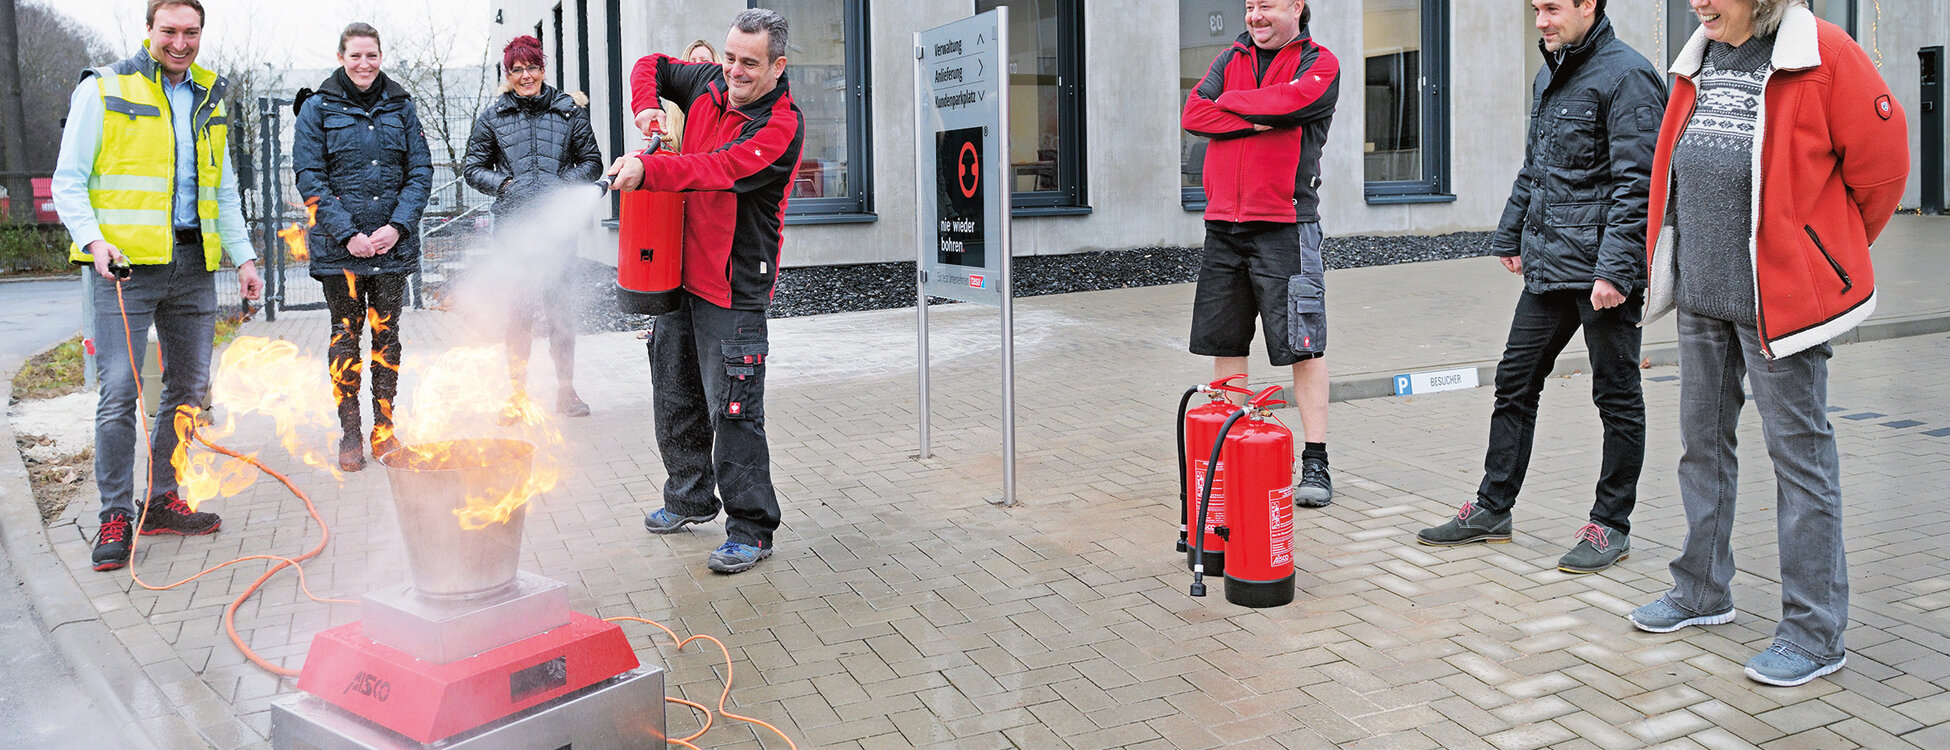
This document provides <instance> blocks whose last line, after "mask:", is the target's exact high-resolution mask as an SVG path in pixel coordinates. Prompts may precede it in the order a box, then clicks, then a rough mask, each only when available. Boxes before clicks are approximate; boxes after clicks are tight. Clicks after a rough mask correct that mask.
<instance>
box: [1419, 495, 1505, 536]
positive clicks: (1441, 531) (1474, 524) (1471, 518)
mask: <svg viewBox="0 0 1950 750" xmlns="http://www.w3.org/2000/svg"><path fill="white" fill-rule="evenodd" d="M1415 541H1418V542H1421V543H1423V544H1426V545H1429V546H1431V547H1454V546H1457V545H1461V544H1471V543H1474V542H1489V543H1490V544H1502V543H1504V542H1508V541H1510V513H1509V512H1508V511H1505V512H1502V513H1498V512H1496V511H1493V510H1485V509H1483V508H1480V507H1477V505H1476V502H1475V501H1474V500H1472V501H1470V502H1467V503H1463V506H1462V507H1461V508H1458V509H1456V517H1455V518H1451V519H1449V522H1448V523H1445V524H1443V525H1441V526H1436V527H1433V528H1427V529H1423V530H1421V531H1419V532H1416V534H1415Z"/></svg>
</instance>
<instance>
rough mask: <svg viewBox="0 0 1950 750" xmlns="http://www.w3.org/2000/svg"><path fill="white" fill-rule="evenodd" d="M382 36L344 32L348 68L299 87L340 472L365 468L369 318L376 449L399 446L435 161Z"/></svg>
mask: <svg viewBox="0 0 1950 750" xmlns="http://www.w3.org/2000/svg"><path fill="white" fill-rule="evenodd" d="M381 57H382V53H381V51H380V45H379V32H378V31H377V30H375V29H373V27H371V26H368V25H366V24H363V23H354V24H352V25H350V26H347V27H345V31H344V33H341V34H340V35H339V63H340V64H342V65H343V66H344V67H341V68H340V69H338V70H336V71H334V72H333V73H332V76H331V77H330V78H327V79H325V82H324V83H322V84H319V86H318V90H317V91H315V92H314V91H300V92H298V96H297V98H296V102H295V103H294V104H293V105H292V108H293V109H294V110H295V111H296V112H297V136H296V138H295V139H294V142H293V144H292V149H291V153H292V164H293V166H294V168H295V170H296V172H297V182H298V192H299V193H301V194H303V195H304V196H305V200H306V202H308V203H310V202H314V201H315V202H316V203H317V206H318V213H317V223H316V224H314V225H313V226H312V228H311V231H310V233H309V239H308V241H307V243H306V244H307V246H308V247H309V249H310V250H311V253H312V258H311V275H312V276H313V277H315V278H317V279H318V280H319V283H321V284H324V286H325V306H326V307H327V308H328V309H330V310H331V313H332V343H331V370H330V372H331V373H332V383H333V386H334V390H335V392H336V393H335V395H336V396H337V397H338V411H339V427H340V428H341V429H342V430H343V431H344V435H343V436H342V437H341V438H340V439H339V468H340V469H343V470H345V471H358V470H360V469H362V468H365V465H366V458H365V451H364V448H365V446H364V445H363V444H362V442H361V435H360V426H359V379H360V378H359V376H360V370H361V369H362V368H361V365H362V364H363V363H362V361H361V359H360V356H359V338H360V335H361V333H362V332H363V329H364V327H365V323H366V322H367V321H370V322H371V323H372V356H371V359H372V362H373V367H372V454H373V457H375V458H377V457H379V456H381V455H383V454H385V452H386V451H388V450H391V449H392V448H393V447H395V446H396V445H397V442H396V441H394V439H393V397H394V395H395V394H396V393H397V392H398V390H399V369H398V368H399V361H400V346H399V311H400V306H401V303H402V302H403V301H404V299H405V296H406V276H407V274H410V273H412V272H414V271H416V270H418V269H419V264H420V237H419V228H420V214H421V212H423V211H425V210H426V207H427V195H428V193H429V191H431V190H432V187H433V165H432V160H431V158H430V157H429V155H428V153H427V139H426V136H425V134H424V133H423V132H422V131H421V129H420V116H419V113H418V112H417V111H416V110H415V109H414V107H413V100H412V99H411V98H409V97H408V96H407V94H406V90H405V89H403V88H401V87H400V85H399V84H398V83H395V82H393V81H392V80H390V79H388V78H387V77H386V74H385V73H383V72H381V71H380V70H379V65H380V60H381Z"/></svg>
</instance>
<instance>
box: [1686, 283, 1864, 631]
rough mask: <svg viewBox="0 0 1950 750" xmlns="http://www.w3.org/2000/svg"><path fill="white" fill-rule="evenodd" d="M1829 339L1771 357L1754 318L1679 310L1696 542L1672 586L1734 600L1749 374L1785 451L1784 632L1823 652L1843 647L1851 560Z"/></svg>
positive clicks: (1698, 609) (1766, 423)
mask: <svg viewBox="0 0 1950 750" xmlns="http://www.w3.org/2000/svg"><path fill="white" fill-rule="evenodd" d="M1833 354H1834V350H1833V349H1832V348H1831V347H1829V345H1827V344H1822V345H1820V346H1816V347H1813V348H1810V349H1807V350H1804V351H1801V352H1798V353H1796V354H1794V355H1791V356H1787V357H1782V358H1780V359H1775V360H1769V359H1767V357H1766V355H1764V354H1762V353H1761V349H1760V337H1759V334H1758V332H1757V331H1756V330H1755V329H1754V327H1753V326H1742V325H1737V324H1734V323H1729V322H1727V321H1724V320H1719V319H1716V318H1710V317H1707V316H1704V315H1694V314H1692V313H1688V312H1685V311H1680V313H1679V394H1680V396H1679V400H1680V405H1679V436H1680V442H1681V446H1682V449H1683V452H1682V453H1681V455H1680V458H1679V494H1680V498H1681V500H1682V501H1683V503H1684V504H1685V506H1686V546H1685V548H1684V550H1682V551H1681V552H1680V553H1679V557H1678V558H1677V559H1675V560H1673V561H1672V566H1671V568H1672V579H1673V589H1672V593H1671V594H1668V595H1667V596H1668V598H1669V600H1670V601H1671V603H1672V604H1674V605H1676V606H1678V607H1679V608H1680V609H1681V610H1684V611H1686V612H1690V613H1693V614H1709V613H1714V612H1722V611H1725V610H1726V609H1727V608H1729V607H1732V606H1733V590H1732V588H1731V587H1730V586H1729V583H1730V582H1731V581H1732V579H1733V571H1734V567H1733V548H1732V535H1733V526H1734V518H1733V509H1734V495H1735V494H1736V492H1737V491H1738V489H1739V471H1740V469H1739V466H1738V464H1737V462H1736V459H1735V457H1734V444H1735V435H1734V430H1735V427H1737V426H1738V423H1739V421H1740V410H1741V407H1742V406H1743V405H1744V404H1745V402H1746V397H1745V395H1744V394H1743V393H1742V392H1741V388H1740V379H1741V376H1742V375H1743V374H1744V375H1746V378H1747V382H1748V384H1749V385H1750V386H1751V387H1752V388H1753V396H1754V403H1755V405H1756V406H1757V407H1758V410H1759V412H1760V424H1761V434H1762V436H1763V437H1764V438H1765V439H1766V443H1767V455H1768V457H1769V458H1770V459H1772V460H1773V464H1774V481H1775V485H1776V492H1775V501H1774V507H1775V516H1776V531H1775V533H1776V542H1777V544H1778V545H1779V550H1780V560H1781V621H1780V625H1779V626H1777V627H1776V628H1775V630H1774V638H1775V640H1777V641H1782V642H1785V643H1787V644H1788V645H1789V646H1791V647H1792V648H1794V649H1796V650H1798V651H1801V652H1802V655H1804V656H1807V657H1809V658H1811V659H1814V660H1815V661H1817V662H1820V663H1824V664H1826V663H1832V662H1834V661H1835V660H1837V659H1840V658H1842V629H1843V628H1844V627H1846V626H1847V625H1848V561H1847V559H1846V557H1845V555H1844V553H1843V550H1842V477H1841V460H1840V458H1839V457H1838V456H1837V454H1836V450H1835V431H1834V427H1833V426H1832V425H1830V424H1829V422H1828V358H1829V357H1830V356H1832V355H1833Z"/></svg>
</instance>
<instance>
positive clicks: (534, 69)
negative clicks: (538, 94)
mask: <svg viewBox="0 0 1950 750" xmlns="http://www.w3.org/2000/svg"><path fill="white" fill-rule="evenodd" d="M540 72H542V66H540V65H523V66H521V67H519V68H509V69H508V75H511V76H518V75H521V74H523V73H540Z"/></svg>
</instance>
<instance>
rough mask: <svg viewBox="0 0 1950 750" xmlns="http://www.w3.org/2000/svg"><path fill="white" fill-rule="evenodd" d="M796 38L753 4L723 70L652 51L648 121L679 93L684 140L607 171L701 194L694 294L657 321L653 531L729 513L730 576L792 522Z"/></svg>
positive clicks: (692, 199)
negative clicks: (784, 445) (782, 336)
mask: <svg viewBox="0 0 1950 750" xmlns="http://www.w3.org/2000/svg"><path fill="white" fill-rule="evenodd" d="M786 34H787V27H786V21H785V18H784V17H782V16H780V15H779V14H778V13H777V12H774V11H770V10H765V9H762V8H753V9H750V10H746V11H744V12H742V13H739V14H738V16H737V17H736V18H734V19H733V20H732V25H731V30H730V32H729V35H728V36H727V37H726V39H725V61H724V63H723V64H721V65H720V64H712V63H686V62H684V61H682V60H679V59H677V58H674V57H671V56H669V55H663V54H653V55H649V56H647V57H644V58H643V59H641V60H638V61H637V64H636V68H635V70H633V71H632V72H631V74H630V90H631V109H632V110H633V111H635V112H636V126H637V128H638V129H639V130H642V131H643V132H644V135H645V136H648V135H650V134H651V133H652V132H656V131H661V130H663V129H664V112H663V109H662V107H661V102H660V100H661V99H668V100H670V101H673V102H676V103H677V106H678V107H679V108H681V109H682V110H683V111H684V116H685V124H684V131H685V133H684V144H683V148H682V150H681V152H680V153H678V154H675V155H670V154H664V155H647V154H646V155H632V156H625V157H623V158H620V159H617V160H616V162H615V163H614V164H611V165H610V167H609V171H608V172H607V174H606V176H607V177H608V178H609V179H610V183H611V186H612V188H613V189H616V190H656V191H685V192H688V193H689V195H687V196H686V199H685V202H684V249H683V256H684V264H683V266H684V268H683V280H684V285H683V294H682V295H681V299H680V300H679V301H678V302H677V305H676V309H674V310H672V311H671V312H669V313H665V314H663V315H659V316H657V319H656V324H655V325H654V326H653V327H652V329H651V342H650V373H651V383H652V386H653V387H654V389H655V391H656V395H655V398H654V404H655V412H656V430H657V449H658V451H659V452H660V453H661V454H662V456H663V462H664V469H665V471H666V473H667V474H668V475H669V478H668V479H667V480H665V482H664V488H663V500H664V502H663V507H661V508H658V509H656V510H653V511H651V512H650V513H649V514H648V515H646V516H645V517H644V519H643V526H644V528H645V529H648V530H649V531H650V532H651V533H653V534H671V533H676V532H678V531H680V530H682V529H683V528H684V527H685V526H688V525H691V524H697V523H705V522H708V521H711V520H713V519H715V518H717V515H718V511H719V510H720V509H721V508H722V510H723V511H724V513H725V516H726V519H725V536H726V538H725V542H724V544H723V545H721V546H719V547H718V548H717V549H716V550H714V551H712V552H711V555H710V557H709V559H708V560H707V561H706V564H707V565H708V567H710V569H712V570H715V571H718V572H721V573H739V572H743V571H746V570H750V569H751V568H752V566H754V565H757V564H758V561H759V560H762V559H765V558H766V557H770V556H771V554H772V533H773V532H774V531H775V530H777V529H778V527H779V502H778V497H777V495H776V493H775V492H774V491H773V487H772V461H771V455H770V450H769V448H768V447H767V445H766V440H765V364H766V363H765V358H766V354H767V352H768V349H769V346H768V340H767V337H766V326H765V311H766V308H767V307H769V306H770V305H771V303H772V291H773V285H774V282H775V281H776V280H777V278H778V268H779V248H780V244H781V235H780V227H781V226H782V225H783V223H784V218H785V207H786V200H787V198H788V196H789V194H790V192H791V187H792V178H793V176H794V174H795V173H796V172H797V171H798V169H799V151H800V147H801V145H802V144H803V142H804V140H805V126H804V118H803V117H802V116H801V115H800V112H799V108H798V106H796V105H794V104H793V101H792V94H791V91H790V86H789V85H788V83H787V80H786V74H785V69H786V57H785V50H786ZM721 498H722V499H721Z"/></svg>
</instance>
